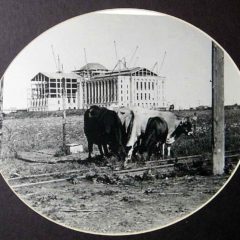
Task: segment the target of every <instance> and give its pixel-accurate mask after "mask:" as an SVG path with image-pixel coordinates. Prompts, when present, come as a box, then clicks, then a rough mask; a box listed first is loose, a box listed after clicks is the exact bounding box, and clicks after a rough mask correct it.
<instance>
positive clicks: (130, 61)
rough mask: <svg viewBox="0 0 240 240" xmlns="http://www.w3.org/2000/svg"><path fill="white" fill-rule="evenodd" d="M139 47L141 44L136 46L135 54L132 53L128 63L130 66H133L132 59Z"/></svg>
mask: <svg viewBox="0 0 240 240" xmlns="http://www.w3.org/2000/svg"><path fill="white" fill-rule="evenodd" d="M138 48H139V46H136V48H135V50H134V52H133V54H132V56H131V58H130V60H129V63H128V65H129V67H130V66H131V63H132V60H133V58H134V57H135V55H136V53H137V50H138Z"/></svg>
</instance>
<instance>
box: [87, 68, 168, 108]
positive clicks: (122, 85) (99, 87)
mask: <svg viewBox="0 0 240 240" xmlns="http://www.w3.org/2000/svg"><path fill="white" fill-rule="evenodd" d="M164 80H165V78H164V77H161V76H158V75H157V74H156V73H154V72H152V71H150V70H148V69H146V68H140V67H136V68H132V69H123V70H118V71H114V72H110V71H109V72H106V73H105V74H102V75H96V76H94V77H92V78H91V79H88V80H87V81H85V83H83V84H86V87H83V89H84V90H85V92H86V94H85V97H86V100H85V101H84V106H85V107H86V108H88V107H89V106H91V105H99V106H105V107H109V106H112V105H116V106H141V107H146V108H158V107H161V106H162V105H163V103H162V101H161V100H162V98H161V94H162V92H161V87H162V81H164Z"/></svg>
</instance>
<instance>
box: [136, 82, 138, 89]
mask: <svg viewBox="0 0 240 240" xmlns="http://www.w3.org/2000/svg"><path fill="white" fill-rule="evenodd" d="M136 87H137V90H138V82H136Z"/></svg>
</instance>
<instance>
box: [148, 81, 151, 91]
mask: <svg viewBox="0 0 240 240" xmlns="http://www.w3.org/2000/svg"><path fill="white" fill-rule="evenodd" d="M150 88H151V86H150V82H148V89H149V90H150Z"/></svg>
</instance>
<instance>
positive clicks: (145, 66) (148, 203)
mask: <svg viewBox="0 0 240 240" xmlns="http://www.w3.org/2000/svg"><path fill="white" fill-rule="evenodd" d="M239 89H240V75H239V70H238V68H237V66H236V65H235V63H234V62H233V60H232V59H231V58H230V56H229V55H228V53H227V52H226V51H225V50H224V49H223V48H222V47H221V46H220V45H219V44H218V43H217V42H216V41H215V40H214V39H212V38H211V37H210V36H208V35H207V34H205V33H204V32H202V31H201V30H199V29H198V28H196V27H194V26H193V25H191V24H189V23H187V22H184V21H182V20H180V19H178V18H175V17H173V16H170V15H166V14H163V13H158V12H154V11H147V10H139V9H113V10H104V11H97V12H93V13H89V14H84V15H81V16H77V17H74V18H71V19H69V20H67V21H65V22H62V23H60V24H58V25H56V26H54V27H52V28H50V29H49V30H47V31H46V32H44V33H42V34H41V35H39V36H38V37H37V38H35V39H34V40H33V41H32V42H31V43H29V44H28V45H27V46H26V47H25V48H24V49H23V50H22V51H21V52H20V53H19V54H18V55H17V56H16V58H15V59H14V60H13V61H12V63H11V64H10V65H9V67H8V68H7V70H6V72H5V73H4V75H3V76H2V77H1V83H0V109H1V114H0V128H1V130H0V131H1V132H0V134H1V159H0V171H1V174H2V175H3V177H4V179H5V181H6V182H7V184H8V185H9V187H10V188H11V189H12V190H13V191H14V193H15V194H16V195H17V196H18V197H19V198H20V199H21V200H22V201H23V202H24V203H25V204H26V205H27V206H29V207H30V208H31V209H32V210H34V211H36V212H37V213H38V214H40V215H42V216H43V217H45V218H47V219H48V220H50V221H53V222H54V223H57V224H60V225H62V226H64V227H67V228H70V229H74V230H76V231H80V232H86V233H93V234H100V235H129V234H138V233H144V232H150V231H153V230H158V229H161V228H164V227H166V226H169V225H171V224H174V223H176V222H179V221H180V220H182V219H185V218H187V217H189V216H190V215H192V214H194V213H195V212H197V211H199V210H200V209H201V208H203V207H204V206H205V205H207V204H208V203H209V202H210V201H211V200H212V199H214V197H216V196H217V194H218V193H219V192H221V191H222V190H223V189H224V187H225V185H226V184H227V183H228V182H229V181H230V180H231V177H232V176H233V175H234V173H235V170H236V167H237V166H238V164H239V158H240V151H239V146H240V123H239V117H240V95H239Z"/></svg>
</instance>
